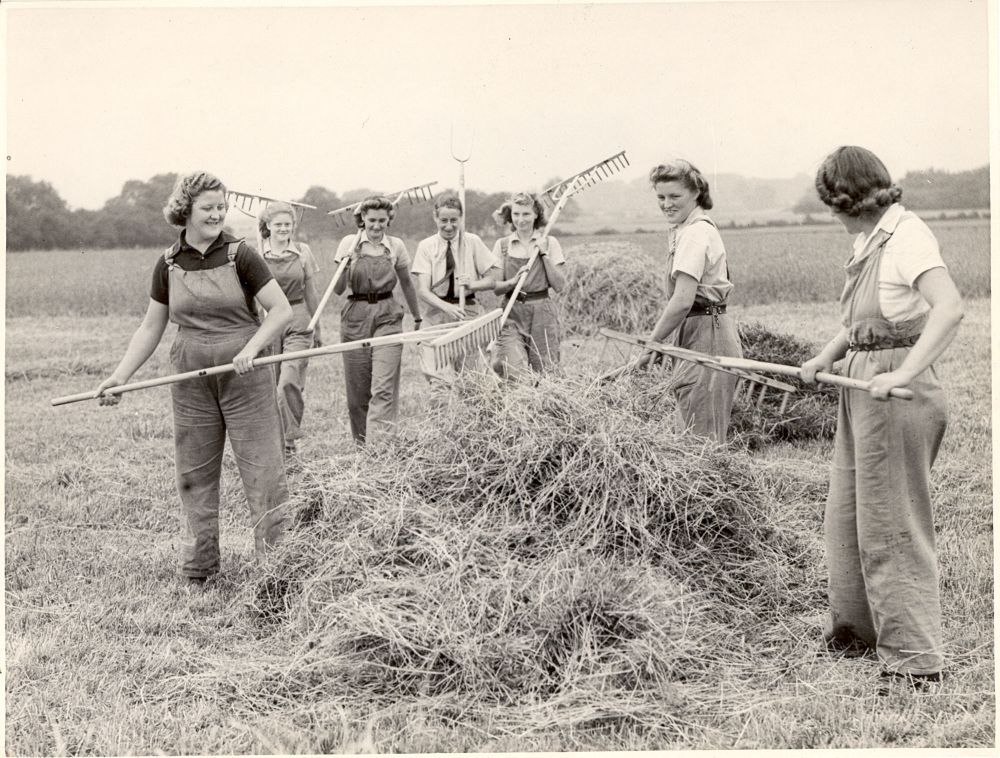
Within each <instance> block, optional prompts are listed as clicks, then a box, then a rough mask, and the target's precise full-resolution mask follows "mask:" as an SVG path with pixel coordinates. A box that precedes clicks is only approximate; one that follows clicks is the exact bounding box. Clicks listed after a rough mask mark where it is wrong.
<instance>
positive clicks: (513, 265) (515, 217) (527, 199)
mask: <svg viewBox="0 0 1000 758" xmlns="http://www.w3.org/2000/svg"><path fill="white" fill-rule="evenodd" d="M493 217H494V218H495V219H496V221H497V223H498V224H506V225H508V226H507V228H513V232H512V233H510V234H508V235H506V236H504V237H501V238H500V239H498V240H497V241H496V244H494V245H493V257H494V258H495V259H496V260H498V261H499V263H500V271H501V276H503V277H504V278H503V279H501V280H500V281H498V282H497V283H496V285H495V286H494V288H493V291H494V292H495V293H496V294H497V295H501V296H503V295H509V294H510V293H511V292H513V290H514V288H515V286H516V285H517V279H518V277H519V276H520V275H521V273H522V272H524V271H525V270H526V266H527V265H528V261H529V260H530V259H531V255H532V253H533V252H534V251H536V250H537V251H538V257H537V258H536V259H535V262H534V264H533V265H532V266H531V269H530V270H528V271H527V277H526V279H525V281H524V286H523V287H522V288H521V291H520V292H519V293H518V296H517V302H516V303H514V305H513V306H512V307H511V311H510V316H509V317H508V318H507V322H506V323H505V324H504V327H503V330H502V331H501V332H500V336H499V337H498V338H497V346H496V355H495V357H494V360H493V368H494V370H495V371H496V372H497V373H498V374H500V375H501V376H503V377H507V378H511V379H516V378H519V377H524V376H527V375H528V374H529V371H534V372H536V373H542V372H544V371H547V370H550V369H551V368H552V367H554V366H555V365H557V364H558V363H559V339H560V335H559V306H558V304H557V303H556V302H555V301H554V300H552V299H551V298H550V297H549V290H552V291H553V292H561V291H562V290H563V289H564V288H565V286H566V275H565V274H564V273H563V267H564V266H565V264H566V257H565V256H564V255H563V251H562V246H561V245H560V244H559V240H557V239H555V238H554V237H551V236H545V237H542V231H541V230H542V229H544V228H545V207H544V206H543V205H542V203H541V201H540V200H539V199H538V198H537V197H535V196H534V195H532V194H531V193H530V192H519V193H517V194H516V195H514V196H512V197H511V198H510V199H509V200H508V201H507V202H505V203H504V204H503V205H501V206H500V208H498V209H497V211H496V212H495V213H494V214H493ZM506 304H507V303H506V301H505V302H504V306H505V307H506Z"/></svg>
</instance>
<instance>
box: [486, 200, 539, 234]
mask: <svg viewBox="0 0 1000 758" xmlns="http://www.w3.org/2000/svg"><path fill="white" fill-rule="evenodd" d="M515 205H527V206H530V207H531V208H532V209H533V210H534V211H535V227H534V228H535V229H541V228H542V227H543V226H545V206H544V205H542V201H541V200H539V199H538V196H537V195H533V194H531V193H530V192H518V193H516V194H514V195H511V196H510V198H508V199H507V201H506V202H505V203H504V204H503V205H501V206H500V207H499V208H497V209H496V210H495V211H493V219H494V220H495V221H496V222H497V223H498V224H510V225H511V226H513V225H514V221H513V219H512V218H511V215H510V209H511V208H512V207H513V206H515Z"/></svg>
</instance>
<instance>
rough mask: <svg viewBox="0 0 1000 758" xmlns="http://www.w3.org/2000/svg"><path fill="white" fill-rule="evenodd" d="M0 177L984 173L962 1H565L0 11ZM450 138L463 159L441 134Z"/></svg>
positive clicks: (980, 20)
mask: <svg viewBox="0 0 1000 758" xmlns="http://www.w3.org/2000/svg"><path fill="white" fill-rule="evenodd" d="M3 11H4V12H5V13H4V15H5V17H6V34H7V45H6V50H7V70H6V84H7V93H6V94H7V106H8V107H7V155H8V158H7V165H6V168H7V171H8V172H9V173H13V174H28V175H31V176H32V177H34V178H35V179H44V180H46V181H48V182H51V183H52V184H53V185H54V186H55V188H56V189H57V190H58V192H59V193H60V194H61V195H62V196H63V198H65V199H66V200H67V202H68V203H69V204H70V206H71V207H74V208H79V207H83V208H97V207H99V206H101V205H102V204H103V203H104V202H105V201H106V200H107V199H108V198H110V197H113V196H115V195H117V194H118V193H119V191H120V190H121V187H122V184H123V183H124V182H125V181H127V180H129V179H142V180H146V179H149V178H150V177H151V176H153V175H154V174H157V173H164V172H171V171H174V172H185V171H189V170H194V169H198V168H204V169H207V170H209V171H212V172H214V173H216V174H218V175H219V176H220V177H221V178H222V179H223V181H224V182H226V184H227V185H228V186H229V187H230V188H235V189H240V190H243V191H247V192H259V193H261V194H266V195H272V196H278V197H285V198H291V197H299V196H301V195H302V193H304V192H305V190H306V189H307V188H308V187H309V186H310V185H313V184H319V185H322V186H325V187H327V188H328V189H331V190H335V191H338V192H343V191H345V190H349V189H352V188H357V187H362V186H363V187H370V188H376V189H380V190H382V191H391V190H394V189H400V188H402V187H405V186H409V185H414V184H420V183H425V182H429V181H435V180H436V181H438V182H439V185H438V188H437V189H440V188H441V187H443V186H456V185H457V177H458V167H457V166H458V164H457V163H455V161H453V160H452V157H451V152H450V145H449V133H450V131H451V129H452V127H453V126H454V128H455V129H456V136H457V137H458V142H459V143H467V142H468V140H467V139H464V138H465V137H467V136H468V135H469V134H474V139H473V141H472V145H471V153H470V160H469V162H468V163H467V164H466V183H467V186H468V187H470V188H475V189H482V190H487V191H493V190H501V189H503V190H513V189H521V188H525V189H538V188H540V187H541V186H542V185H544V183H545V182H546V180H548V179H550V178H552V177H554V176H556V175H561V176H566V175H569V174H572V173H574V172H576V171H578V170H581V169H583V168H585V167H587V166H588V165H590V164H592V163H595V162H597V161H599V160H601V159H602V158H605V157H607V156H609V155H612V154H613V153H615V152H617V151H618V150H620V149H623V148H624V149H626V150H627V152H628V157H629V159H630V160H631V161H632V164H633V165H632V168H631V169H630V171H629V172H627V173H626V174H625V175H624V178H626V179H631V178H634V177H637V176H641V175H644V174H645V173H646V172H647V171H648V169H649V167H650V166H651V165H653V164H655V163H657V162H659V161H661V160H662V159H665V158H669V157H672V156H683V157H686V158H688V159H690V160H691V161H692V162H694V163H695V164H697V165H699V166H700V167H701V168H702V170H703V171H705V172H706V173H708V174H712V173H714V172H719V173H723V172H734V173H740V174H743V175H746V176H756V177H767V178H778V177H791V176H794V175H796V174H801V173H806V174H812V173H813V172H814V171H815V169H816V166H817V165H818V163H819V162H820V161H821V160H822V158H823V157H824V156H825V155H826V154H827V153H828V152H829V151H830V150H831V149H833V148H834V147H836V146H837V145H839V144H844V143H854V144H861V145H865V146H867V147H870V148H871V149H873V150H874V151H875V152H876V153H878V154H879V155H880V156H882V158H883V159H884V160H885V162H886V163H887V165H888V166H889V168H890V170H891V171H892V172H893V174H894V175H897V176H898V175H902V174H903V173H905V172H906V171H907V170H911V169H923V168H929V167H934V168H944V169H951V170H959V169H969V168H974V167H977V166H981V165H983V164H985V163H987V162H988V160H989V138H988V134H989V126H988V120H989V97H988V68H989V66H988V56H989V35H988V6H987V3H986V2H985V0H969V1H967V0H838V1H834V2H813V1H812V0H800V1H789V2H687V3H679V2H661V3H650V4H619V3H612V4H597V5H571V4H566V3H560V4H534V5H492V6H483V5H458V4H452V5H443V6H442V5H439V6H436V7H417V6H412V5H402V6H401V5H396V6H381V7H373V6H360V7H357V6H355V7H350V6H346V5H331V4H325V5H319V4H313V5H312V6H310V7H297V8H279V7H263V6H260V5H257V6H253V5H251V4H248V3H242V4H241V5H234V4H230V5H228V6H224V7H222V6H217V7H214V8H210V9H202V8H196V7H193V6H190V5H189V6H178V5H177V4H176V3H174V4H170V5H167V4H159V5H153V4H150V3H147V4H135V3H133V4H130V5H123V4H118V5H116V6H113V7H109V6H107V5H90V4H87V3H84V2H75V3H71V4H59V5H57V4H53V3H50V4H40V3H26V2H15V3H10V2H4V3H3ZM456 147H458V148H459V149H462V148H467V145H465V144H457V145H456Z"/></svg>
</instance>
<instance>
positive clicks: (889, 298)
mask: <svg viewBox="0 0 1000 758" xmlns="http://www.w3.org/2000/svg"><path fill="white" fill-rule="evenodd" d="M905 212H906V209H905V208H904V207H903V206H902V205H900V204H899V203H893V204H892V205H890V206H889V208H888V209H887V210H886V212H885V213H883V214H882V218H880V219H879V221H878V224H877V225H876V226H875V228H874V229H873V230H872V233H871V234H870V235H865V234H863V233H862V234H859V235H858V236H857V238H855V240H854V255H853V256H852V258H851V260H852V261H853V260H856V259H857V258H858V256H860V255H861V254H862V253H864V250H865V247H866V246H867V244H868V241H869V240H870V239H871V238H872V237H873V236H874V235H875V234H876V233H877V232H878V231H879V230H880V229H884V230H885V231H887V232H889V233H890V234H892V236H891V237H889V239H888V240H887V241H886V243H885V250H884V252H883V253H882V266H881V268H879V274H878V301H879V305H880V306H881V308H882V315H883V316H885V317H886V318H887V319H888V320H889V321H908V320H910V319H912V318H916V317H917V316H920V315H922V314H924V313H927V311H929V310H930V308H931V306H930V304H929V303H928V302H927V301H926V300H924V298H923V296H922V295H921V294H920V292H919V291H918V290H917V289H916V288H915V287H914V284H915V283H916V281H917V279H918V278H920V275H921V274H922V273H924V272H925V271H929V270H930V269H932V268H947V267H946V266H945V264H944V260H943V259H942V258H941V250H940V248H939V247H938V242H937V239H936V238H935V237H934V233H933V232H932V231H931V230H930V228H929V227H928V226H927V224H925V223H924V222H923V221H921V220H920V219H919V218H917V217H916V216H913V215H912V214H910V215H907V216H906V217H905V218H904V216H903V214H904V213H905Z"/></svg>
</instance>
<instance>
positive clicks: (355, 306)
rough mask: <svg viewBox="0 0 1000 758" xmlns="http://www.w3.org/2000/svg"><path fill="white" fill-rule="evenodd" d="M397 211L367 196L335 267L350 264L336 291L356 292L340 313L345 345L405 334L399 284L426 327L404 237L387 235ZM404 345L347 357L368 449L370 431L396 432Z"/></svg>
mask: <svg viewBox="0 0 1000 758" xmlns="http://www.w3.org/2000/svg"><path fill="white" fill-rule="evenodd" d="M395 213H396V210H395V207H394V206H393V204H392V203H391V202H390V201H389V200H388V199H387V198H384V197H379V196H372V197H367V198H365V199H364V200H362V201H361V203H359V204H358V207H357V208H356V209H355V211H354V221H355V223H356V224H357V225H358V231H357V233H356V234H352V235H350V236H348V237H345V238H344V239H343V240H341V242H340V245H339V247H338V248H337V254H336V256H335V258H334V263H336V264H338V266H339V264H340V263H341V262H342V261H343V260H345V259H346V260H347V269H346V271H345V275H344V276H341V277H340V279H339V280H338V281H337V282H336V283H335V284H334V292H336V293H337V294H338V295H339V294H341V293H343V292H344V290H345V289H346V288H347V287H348V286H349V287H350V290H351V293H350V294H349V295H348V296H347V302H346V303H344V307H343V309H342V310H341V312H340V338H341V341H343V342H352V341H354V340H363V339H370V338H372V337H381V336H384V335H388V334H400V333H402V331H403V307H402V306H401V305H400V304H399V303H398V302H396V300H395V299H394V298H393V296H392V293H393V290H394V289H395V288H396V285H397V284H398V285H399V287H400V289H402V291H403V296H404V297H405V298H406V303H407V305H408V306H409V308H410V313H412V314H413V320H414V327H415V328H416V329H419V328H420V322H421V318H420V305H419V302H418V299H417V292H416V289H415V288H414V287H413V280H412V279H411V278H410V255H409V253H408V252H407V250H406V245H404V244H403V241H402V240H401V239H399V238H398V237H392V236H390V235H388V234H387V233H386V230H387V229H388V228H389V224H390V223H391V222H392V218H393V216H394V215H395ZM402 357H403V346H402V345H401V344H399V345H379V346H377V347H369V348H361V349H359V350H351V351H349V352H346V353H344V381H345V382H346V384H347V408H348V413H349V415H350V421H351V434H352V435H353V437H354V441H355V442H356V443H358V444H359V445H363V444H364V443H365V441H366V440H367V439H368V438H369V432H377V433H379V434H388V433H392V432H393V431H394V429H395V425H396V418H397V416H398V406H399V377H400V363H401V361H402Z"/></svg>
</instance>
